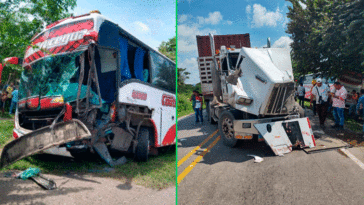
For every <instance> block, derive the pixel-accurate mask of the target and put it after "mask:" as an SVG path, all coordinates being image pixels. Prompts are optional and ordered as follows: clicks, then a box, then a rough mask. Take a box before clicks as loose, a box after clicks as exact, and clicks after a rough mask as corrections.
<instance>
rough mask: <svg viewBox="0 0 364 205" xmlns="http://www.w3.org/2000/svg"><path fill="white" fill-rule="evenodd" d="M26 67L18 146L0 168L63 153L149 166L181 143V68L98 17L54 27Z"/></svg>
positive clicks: (35, 45)
mask: <svg viewBox="0 0 364 205" xmlns="http://www.w3.org/2000/svg"><path fill="white" fill-rule="evenodd" d="M4 62H5V63H11V64H22V67H23V72H22V74H21V79H20V87H19V102H18V106H17V110H16V114H15V128H14V130H13V137H14V138H15V140H13V141H12V142H10V143H9V144H7V145H6V146H5V147H4V149H3V151H2V154H1V159H0V168H2V167H5V166H7V165H9V164H12V163H14V162H15V161H17V160H20V159H22V158H24V157H27V156H30V155H33V154H36V153H39V152H41V151H42V152H47V150H50V149H54V148H57V149H58V148H59V149H66V150H68V151H69V152H70V153H71V154H72V155H73V156H74V157H78V156H81V155H84V154H85V153H88V152H90V151H96V152H97V153H98V154H99V155H100V156H101V157H102V158H103V159H104V160H105V161H106V162H107V163H108V164H109V165H110V166H116V165H119V164H122V163H125V162H126V159H125V157H121V158H120V159H117V160H113V159H112V157H111V156H110V152H109V150H117V151H120V152H132V153H134V156H135V158H136V160H138V161H147V160H148V155H149V154H157V153H158V148H159V147H163V146H171V145H174V144H175V138H176V126H175V123H176V96H175V63H174V62H173V61H171V60H170V59H168V58H167V57H165V56H164V55H162V54H160V53H159V52H158V51H155V50H154V49H152V48H151V47H149V46H148V45H146V44H145V43H143V42H141V41H140V40H138V39H137V38H135V37H134V36H132V35H131V34H129V33H128V32H126V31H125V30H123V29H122V28H120V27H119V26H118V25H116V24H115V23H113V22H111V21H109V20H107V19H106V18H105V17H103V16H102V15H101V14H100V13H99V12H98V11H93V12H90V13H89V14H85V15H81V16H76V17H69V18H67V19H62V20H60V21H57V22H55V23H53V24H51V25H48V26H47V27H46V29H45V30H44V31H42V32H41V33H39V34H37V35H36V36H34V37H33V38H32V44H31V46H29V47H28V49H27V51H26V54H25V57H24V60H22V59H19V58H16V57H11V58H7V59H5V60H4Z"/></svg>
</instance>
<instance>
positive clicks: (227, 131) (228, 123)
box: [218, 111, 238, 147]
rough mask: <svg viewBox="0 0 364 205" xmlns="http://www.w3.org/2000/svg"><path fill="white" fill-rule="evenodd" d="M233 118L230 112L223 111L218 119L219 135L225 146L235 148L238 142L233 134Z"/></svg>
mask: <svg viewBox="0 0 364 205" xmlns="http://www.w3.org/2000/svg"><path fill="white" fill-rule="evenodd" d="M234 120H235V117H234V115H233V114H232V113H231V112H230V111H223V112H222V113H221V115H220V118H219V125H218V127H219V133H220V136H221V138H222V140H223V142H224V144H225V145H226V146H229V147H235V146H236V143H237V142H238V140H237V139H235V134H234Z"/></svg>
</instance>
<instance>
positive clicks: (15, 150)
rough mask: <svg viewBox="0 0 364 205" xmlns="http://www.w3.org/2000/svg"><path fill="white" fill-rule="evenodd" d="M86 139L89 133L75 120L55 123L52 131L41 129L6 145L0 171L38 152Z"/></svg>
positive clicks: (0, 162) (50, 129)
mask: <svg viewBox="0 0 364 205" xmlns="http://www.w3.org/2000/svg"><path fill="white" fill-rule="evenodd" d="M88 137H91V133H90V131H89V130H88V129H87V127H86V126H85V125H84V124H83V123H82V122H81V121H79V120H77V119H73V120H69V121H66V122H61V123H57V124H55V125H54V127H53V129H52V128H51V126H47V127H42V128H40V129H38V130H35V131H34V132H31V133H28V134H25V135H24V136H22V137H20V138H18V139H15V140H13V141H11V142H10V143H9V144H7V145H6V146H5V147H4V149H3V151H2V153H1V158H0V169H1V168H3V167H5V166H8V165H10V164H12V163H14V162H16V161H18V160H20V159H22V158H24V157H27V156H30V155H33V154H36V153H38V152H40V151H43V150H46V149H49V148H51V147H55V146H58V145H62V144H64V143H67V142H71V141H75V140H81V139H84V138H88Z"/></svg>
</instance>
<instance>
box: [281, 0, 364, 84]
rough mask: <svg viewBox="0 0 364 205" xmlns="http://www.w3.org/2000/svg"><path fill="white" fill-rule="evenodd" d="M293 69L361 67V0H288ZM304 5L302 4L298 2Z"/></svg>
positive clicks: (334, 72)
mask: <svg viewBox="0 0 364 205" xmlns="http://www.w3.org/2000/svg"><path fill="white" fill-rule="evenodd" d="M288 1H289V2H291V3H292V7H288V9H289V12H288V14H287V17H288V18H289V19H290V22H289V23H288V25H287V31H286V32H287V33H289V34H291V35H292V39H293V43H292V45H291V46H292V60H293V68H294V71H295V73H299V74H300V75H303V74H308V73H317V72H321V73H323V74H324V75H327V76H333V77H337V76H339V75H341V74H343V73H344V72H347V71H355V72H360V73H363V70H364V42H363V41H362V39H363V38H364V29H363V28H364V0H288ZM302 3H303V4H305V5H306V6H307V7H306V8H303V7H302V6H301V4H302Z"/></svg>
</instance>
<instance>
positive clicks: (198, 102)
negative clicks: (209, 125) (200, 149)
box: [193, 90, 203, 124]
mask: <svg viewBox="0 0 364 205" xmlns="http://www.w3.org/2000/svg"><path fill="white" fill-rule="evenodd" d="M193 94H194V95H195V107H194V109H195V116H196V124H197V123H198V122H200V120H201V123H203V117H202V103H203V99H202V97H201V95H200V93H199V92H198V91H197V90H195V91H193Z"/></svg>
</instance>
